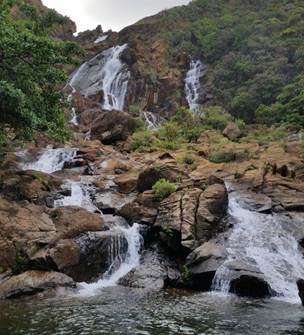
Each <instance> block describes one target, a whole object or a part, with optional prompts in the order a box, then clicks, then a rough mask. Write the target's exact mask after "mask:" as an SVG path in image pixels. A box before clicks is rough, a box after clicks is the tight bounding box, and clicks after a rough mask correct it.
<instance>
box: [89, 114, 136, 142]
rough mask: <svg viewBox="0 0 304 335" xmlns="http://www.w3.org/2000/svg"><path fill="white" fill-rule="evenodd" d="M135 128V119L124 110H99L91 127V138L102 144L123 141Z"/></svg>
mask: <svg viewBox="0 0 304 335" xmlns="http://www.w3.org/2000/svg"><path fill="white" fill-rule="evenodd" d="M135 128H136V122H135V120H134V119H133V118H132V117H131V116H130V115H129V114H128V113H125V112H119V111H111V112H101V113H100V115H99V117H98V118H97V119H96V120H95V121H94V123H93V125H92V129H91V137H92V139H93V140H94V139H98V140H100V141H101V142H102V143H104V144H113V143H115V142H117V141H125V140H126V139H127V138H128V136H129V135H131V134H132V133H133V132H134V130H135Z"/></svg>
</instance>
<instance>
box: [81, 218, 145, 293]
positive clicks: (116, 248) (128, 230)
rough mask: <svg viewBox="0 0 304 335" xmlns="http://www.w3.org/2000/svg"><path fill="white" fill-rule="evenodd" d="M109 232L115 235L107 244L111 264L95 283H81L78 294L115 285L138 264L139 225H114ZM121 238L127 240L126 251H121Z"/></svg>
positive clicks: (95, 291)
mask: <svg viewBox="0 0 304 335" xmlns="http://www.w3.org/2000/svg"><path fill="white" fill-rule="evenodd" d="M109 233H110V234H111V233H112V234H114V235H116V238H114V239H113V240H112V241H111V243H110V245H109V252H108V253H109V258H110V262H111V266H110V268H109V269H108V271H107V272H106V273H105V274H104V275H103V276H102V278H101V279H100V280H98V281H97V282H95V283H92V284H88V283H82V284H81V288H80V291H79V295H80V296H92V295H95V294H96V293H97V292H98V290H100V289H102V288H105V287H111V286H116V285H117V284H118V282H119V280H120V279H121V278H123V277H124V276H126V275H127V274H128V273H129V272H130V271H132V270H133V269H134V268H136V267H137V266H138V265H139V261H140V250H141V246H142V237H141V235H140V232H139V225H138V224H136V223H135V224H134V225H133V226H132V227H125V226H123V225H116V226H114V227H113V228H111V230H110V231H109ZM122 239H126V241H127V244H128V246H127V252H126V253H125V252H123V250H122V249H123V248H122V242H121V241H122Z"/></svg>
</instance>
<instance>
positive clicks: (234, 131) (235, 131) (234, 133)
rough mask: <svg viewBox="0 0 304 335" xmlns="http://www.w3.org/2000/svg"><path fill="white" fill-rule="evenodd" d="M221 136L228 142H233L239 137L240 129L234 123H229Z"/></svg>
mask: <svg viewBox="0 0 304 335" xmlns="http://www.w3.org/2000/svg"><path fill="white" fill-rule="evenodd" d="M223 135H224V136H226V137H227V138H228V139H229V140H231V141H235V140H237V139H238V138H240V137H241V135H242V132H241V130H240V128H239V127H238V126H237V124H235V123H234V122H229V123H228V125H227V127H226V128H225V129H224V131H223Z"/></svg>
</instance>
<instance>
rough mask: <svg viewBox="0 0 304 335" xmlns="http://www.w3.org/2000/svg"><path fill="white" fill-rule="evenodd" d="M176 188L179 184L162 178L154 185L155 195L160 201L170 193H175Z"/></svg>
mask: <svg viewBox="0 0 304 335" xmlns="http://www.w3.org/2000/svg"><path fill="white" fill-rule="evenodd" d="M176 190H177V186H176V185H175V184H174V183H171V182H169V181H168V180H166V179H160V180H159V181H158V182H156V183H155V184H154V186H153V191H154V197H155V199H156V200H158V201H161V200H163V199H165V198H167V197H168V196H169V195H170V194H172V193H174V192H175V191H176Z"/></svg>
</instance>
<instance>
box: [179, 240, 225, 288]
mask: <svg viewBox="0 0 304 335" xmlns="http://www.w3.org/2000/svg"><path fill="white" fill-rule="evenodd" d="M226 257H227V252H226V249H225V248H224V247H223V246H222V245H220V244H218V243H216V242H215V241H209V242H206V243H204V244H202V245H201V246H199V247H198V248H196V249H195V250H194V251H193V252H192V253H191V254H190V255H188V257H187V259H186V268H187V269H188V278H186V282H184V283H183V284H184V285H185V286H188V287H190V288H192V289H194V290H198V291H209V290H210V289H211V286H212V282H213V279H214V276H215V273H216V271H217V270H218V269H219V268H220V266H221V265H222V264H223V263H224V261H225V259H226Z"/></svg>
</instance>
